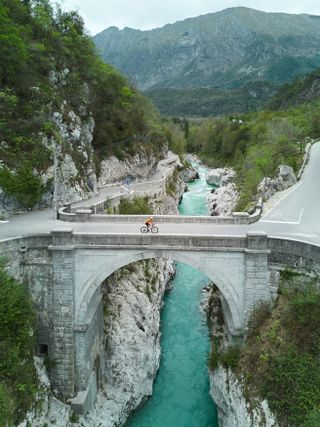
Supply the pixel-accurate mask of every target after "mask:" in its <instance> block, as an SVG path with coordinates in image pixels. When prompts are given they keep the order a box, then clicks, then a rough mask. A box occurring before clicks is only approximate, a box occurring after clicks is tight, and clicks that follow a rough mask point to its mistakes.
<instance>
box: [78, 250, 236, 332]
mask: <svg viewBox="0 0 320 427" xmlns="http://www.w3.org/2000/svg"><path fill="white" fill-rule="evenodd" d="M80 252H82V251H80ZM103 253H104V255H103ZM93 256H94V254H93ZM243 257H244V255H243V254H229V255H228V254H227V255H226V254H225V253H224V254H223V255H222V254H219V253H214V254H213V253H211V254H210V256H203V254H200V253H199V252H198V251H193V252H190V251H178V250H148V249H145V250H136V251H134V250H120V251H113V253H111V254H110V251H99V259H100V261H101V262H100V265H98V266H96V268H95V269H94V270H92V271H91V272H90V274H89V275H87V277H86V280H85V281H81V280H80V282H79V281H78V279H80V277H83V276H84V275H83V274H81V270H86V263H87V264H91V262H90V258H91V257H90V253H89V254H87V256H85V254H84V253H78V254H76V257H75V258H76V259H77V258H78V259H79V262H80V264H79V266H80V267H81V268H80V270H78V274H77V275H76V277H75V287H76V288H78V289H77V291H76V293H77V294H78V298H77V299H76V300H77V303H76V306H75V323H76V324H88V323H90V320H91V319H92V318H93V316H94V314H95V311H96V308H97V306H98V304H99V303H100V301H101V294H100V287H101V284H102V283H103V281H104V280H105V279H106V278H108V277H109V276H111V275H112V274H113V273H114V272H115V271H117V270H119V269H120V268H122V267H124V266H126V265H128V264H131V263H133V262H136V261H140V260H143V259H151V258H164V259H173V260H174V261H178V262H182V263H184V264H187V265H190V266H192V267H194V268H195V269H197V270H199V271H201V272H202V273H204V274H205V275H206V276H207V277H208V278H209V279H210V280H212V281H213V282H214V283H215V284H216V285H217V287H218V288H219V290H220V292H221V293H222V295H223V300H224V301H225V303H226V305H227V310H225V316H226V321H227V324H228V326H229V329H230V332H231V333H232V334H234V335H237V334H239V333H241V332H242V331H243V322H244V318H243V297H244V295H243V288H244V286H243V283H242V282H243V280H244V274H243V271H241V270H242V267H243V263H244V261H243ZM85 259H86V262H85V263H84V260H85ZM76 264H77V261H76ZM76 269H77V266H76ZM232 273H233V274H232Z"/></svg>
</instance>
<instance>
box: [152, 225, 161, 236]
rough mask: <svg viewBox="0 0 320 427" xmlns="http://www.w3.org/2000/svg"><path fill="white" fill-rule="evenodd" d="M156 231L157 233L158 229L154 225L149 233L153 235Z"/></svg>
mask: <svg viewBox="0 0 320 427" xmlns="http://www.w3.org/2000/svg"><path fill="white" fill-rule="evenodd" d="M158 231H159V229H158V227H156V226H155V225H154V226H153V227H152V228H151V233H153V234H157V233H158Z"/></svg>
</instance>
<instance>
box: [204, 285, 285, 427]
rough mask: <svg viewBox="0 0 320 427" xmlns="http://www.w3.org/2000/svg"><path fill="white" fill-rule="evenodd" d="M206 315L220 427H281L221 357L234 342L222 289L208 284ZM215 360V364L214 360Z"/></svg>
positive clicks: (264, 405)
mask: <svg viewBox="0 0 320 427" xmlns="http://www.w3.org/2000/svg"><path fill="white" fill-rule="evenodd" d="M203 308H204V310H205V312H206V314H207V321H208V326H209V333H210V336H211V340H212V350H211V351H212V354H211V356H210V362H209V380H210V395H211V397H212V399H213V400H214V402H215V404H216V406H217V410H218V419H219V426H220V427H256V426H263V427H278V423H277V421H276V419H275V417H274V415H273V414H272V412H271V411H270V409H269V406H268V402H267V401H265V400H262V401H261V400H259V399H254V398H253V397H252V396H250V400H248V394H247V393H246V391H245V389H244V386H243V384H242V381H241V379H239V378H238V377H237V376H236V375H235V374H234V373H233V371H232V370H231V369H230V368H229V367H227V366H226V364H225V365H224V364H223V363H220V362H218V363H217V362H216V361H217V360H218V356H217V354H218V352H220V351H221V350H222V349H228V348H229V347H230V346H232V345H234V343H233V342H232V341H231V339H230V336H229V334H228V331H227V329H226V327H225V323H224V319H223V313H222V306H221V301H220V292H219V290H218V288H217V287H216V286H215V285H214V284H211V285H208V287H207V288H206V293H205V297H204V301H203ZM213 347H214V348H213ZM212 360H214V363H213V362H212Z"/></svg>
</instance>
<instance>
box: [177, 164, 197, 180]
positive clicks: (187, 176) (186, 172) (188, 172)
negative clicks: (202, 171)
mask: <svg viewBox="0 0 320 427" xmlns="http://www.w3.org/2000/svg"><path fill="white" fill-rule="evenodd" d="M179 175H180V178H181V179H182V181H183V182H185V183H187V182H193V181H194V180H195V179H199V173H198V171H197V170H196V169H195V168H193V167H192V166H190V167H188V168H186V169H183V170H182V171H181V172H180V174H179Z"/></svg>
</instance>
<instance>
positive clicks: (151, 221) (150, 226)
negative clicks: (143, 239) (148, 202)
mask: <svg viewBox="0 0 320 427" xmlns="http://www.w3.org/2000/svg"><path fill="white" fill-rule="evenodd" d="M145 224H146V226H147V227H148V230H149V229H150V228H152V226H153V224H154V221H153V217H152V216H149V218H148V219H147V221H146V222H145Z"/></svg>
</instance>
